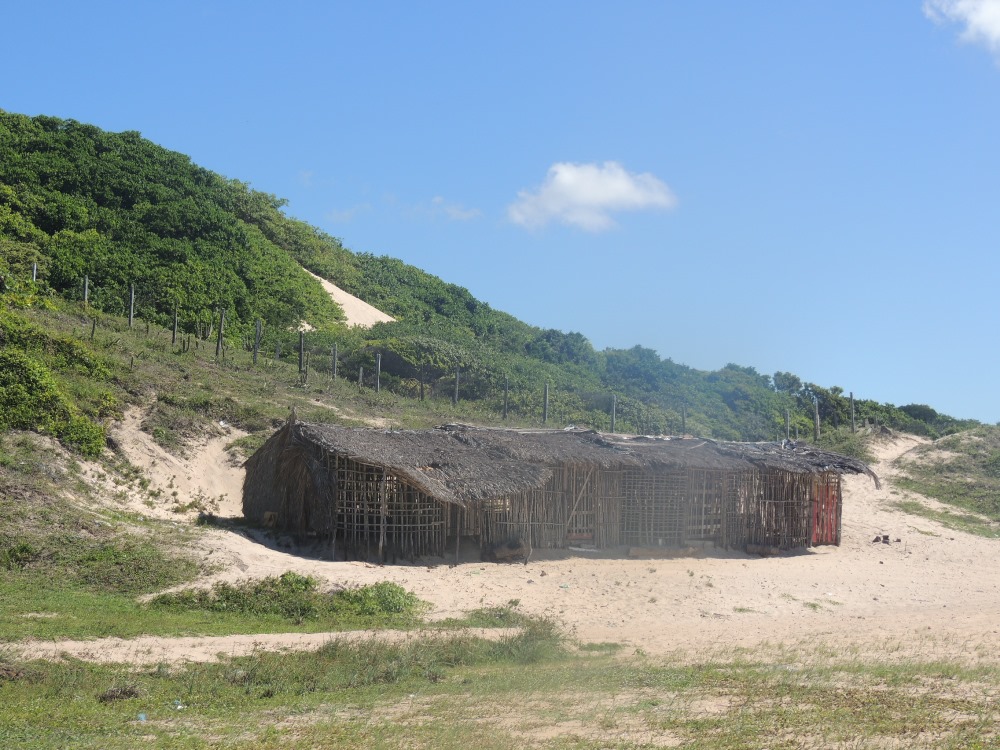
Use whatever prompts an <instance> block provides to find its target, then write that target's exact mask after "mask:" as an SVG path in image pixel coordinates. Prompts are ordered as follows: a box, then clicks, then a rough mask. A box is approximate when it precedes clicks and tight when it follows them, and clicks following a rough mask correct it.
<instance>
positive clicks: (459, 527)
mask: <svg viewBox="0 0 1000 750" xmlns="http://www.w3.org/2000/svg"><path fill="white" fill-rule="evenodd" d="M463 510H464V509H463V508H462V506H461V505H460V506H458V512H457V513H456V514H455V515H456V516H457V518H458V523H457V524H456V526H455V564H456V565H458V553H459V551H460V549H461V545H462V511H463Z"/></svg>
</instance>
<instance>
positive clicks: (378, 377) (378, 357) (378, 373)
mask: <svg viewBox="0 0 1000 750" xmlns="http://www.w3.org/2000/svg"><path fill="white" fill-rule="evenodd" d="M381 390H382V354H381V352H376V353H375V393H378V392H379V391H381Z"/></svg>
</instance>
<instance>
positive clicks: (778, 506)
mask: <svg viewBox="0 0 1000 750" xmlns="http://www.w3.org/2000/svg"><path fill="white" fill-rule="evenodd" d="M862 472H863V473H868V474H870V475H871V476H872V477H873V478H874V474H871V472H870V470H869V469H868V467H866V466H864V464H862V463H860V462H858V461H854V460H852V459H849V458H846V457H844V456H839V455H837V454H832V453H827V452H821V451H816V450H814V449H806V448H798V447H793V446H789V445H782V444H744V443H720V442H715V441H711V440H700V439H693V438H671V439H653V438H631V439H627V438H622V437H618V436H607V435H601V434H598V433H596V432H593V431H588V430H575V429H571V430H503V429H489V428H472V427H466V426H461V425H447V426H444V427H440V428H437V429H434V430H403V431H384V430H371V429H360V428H345V427H339V426H336V425H317V424H304V423H301V422H296V421H295V420H294V419H292V420H290V421H289V423H288V424H286V425H285V426H284V427H282V428H281V429H280V430H279V431H278V432H277V433H275V434H274V435H273V436H272V437H271V438H270V439H269V440H268V441H267V442H266V443H265V444H264V446H262V447H261V449H260V450H259V451H257V452H256V453H255V454H254V455H253V456H252V457H251V458H250V459H249V460H248V461H247V475H246V480H245V483H244V493H243V498H244V499H243V504H244V514H245V516H246V517H247V518H248V519H250V520H251V521H255V522H258V523H263V522H270V523H271V524H272V525H276V526H278V527H280V528H282V529H285V530H287V531H290V532H293V533H298V534H315V535H318V536H320V537H322V538H325V539H328V540H329V541H330V542H331V544H332V546H333V548H334V550H339V553H340V554H342V555H344V556H354V557H368V556H373V555H377V556H378V557H380V558H381V559H386V558H387V557H389V556H392V557H397V556H401V557H408V558H414V557H418V556H441V555H443V554H444V553H445V551H446V549H448V550H450V549H453V548H454V549H456V550H457V545H458V544H459V542H460V541H461V539H462V538H463V537H474V538H475V539H476V540H477V541H478V542H479V544H480V546H481V547H482V548H484V549H486V548H489V547H492V546H494V545H497V544H499V543H502V542H505V541H507V540H509V539H512V538H517V539H519V540H521V541H522V542H523V543H524V544H525V545H527V546H529V547H532V548H534V547H567V546H572V545H574V544H582V545H589V546H593V547H597V548H608V547H614V546H618V545H633V546H679V545H687V544H690V543H692V542H701V543H709V542H710V543H712V544H715V545H718V546H720V547H726V548H746V547H747V546H748V545H751V546H754V545H756V546H761V547H768V548H772V547H773V548H778V549H791V548H795V547H808V546H811V545H814V544H826V543H832V544H839V542H840V505H841V491H840V476H841V475H842V474H844V473H862ZM876 481H877V479H876ZM453 544H454V545H455V547H452V546H451V545H453Z"/></svg>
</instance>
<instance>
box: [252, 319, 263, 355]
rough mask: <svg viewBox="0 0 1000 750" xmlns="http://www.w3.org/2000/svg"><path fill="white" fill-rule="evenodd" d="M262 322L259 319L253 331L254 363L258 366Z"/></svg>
mask: <svg viewBox="0 0 1000 750" xmlns="http://www.w3.org/2000/svg"><path fill="white" fill-rule="evenodd" d="M260 337H261V322H260V318H257V323H256V324H255V325H254V329H253V363H254V364H257V354H258V352H260Z"/></svg>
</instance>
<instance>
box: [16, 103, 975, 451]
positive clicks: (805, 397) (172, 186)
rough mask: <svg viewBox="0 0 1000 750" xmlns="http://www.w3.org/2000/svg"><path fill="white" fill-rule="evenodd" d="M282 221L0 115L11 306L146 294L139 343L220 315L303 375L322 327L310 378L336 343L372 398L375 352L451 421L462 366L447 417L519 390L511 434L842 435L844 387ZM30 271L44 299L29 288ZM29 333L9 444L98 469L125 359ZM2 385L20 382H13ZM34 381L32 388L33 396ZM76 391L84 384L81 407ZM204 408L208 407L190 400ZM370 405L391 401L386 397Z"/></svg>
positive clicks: (275, 206)
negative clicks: (534, 310) (351, 246)
mask: <svg viewBox="0 0 1000 750" xmlns="http://www.w3.org/2000/svg"><path fill="white" fill-rule="evenodd" d="M282 206H283V201H282V200H280V199H278V198H276V197H274V196H272V195H268V194H265V193H261V192H259V191H255V190H251V189H250V188H249V186H248V185H247V184H245V183H242V182H239V181H237V180H229V179H226V178H224V177H221V176H219V175H217V174H214V173H213V172H210V171H208V170H206V169H203V168H201V167H198V166H196V165H194V164H192V163H191V161H190V159H189V158H188V157H186V156H184V155H182V154H178V153H175V152H171V151H168V150H166V149H163V148H161V147H159V146H156V145H155V144H153V143H150V142H149V141H147V140H144V139H143V138H142V137H141V136H140V135H139V134H138V133H135V132H131V131H130V132H124V133H108V132H105V131H102V130H100V129H98V128H96V127H93V126H91V125H85V124H81V123H78V122H75V121H73V120H60V119H57V118H54V117H34V118H31V117H26V116H23V115H17V114H11V113H6V112H3V111H0V277H3V278H4V280H5V286H6V292H5V291H4V289H0V298H2V302H3V303H4V304H5V305H6V306H7V307H8V308H16V309H18V310H38V309H40V308H53V307H55V308H61V309H63V310H68V309H71V308H68V307H66V305H65V303H63V302H60V301H59V299H62V300H67V301H70V302H76V303H79V302H80V301H81V300H82V298H83V293H84V283H85V278H86V281H87V292H88V300H89V304H88V306H87V307H86V308H83V307H82V306H80V307H77V308H76V312H77V314H78V315H80V316H81V317H82V318H83V319H82V320H80V321H79V327H80V332H81V333H82V331H83V330H85V329H86V327H87V326H88V325H92V324H93V323H92V322H91V320H90V319H91V318H92V317H96V318H97V319H98V324H101V323H105V324H107V321H109V320H121V316H124V315H126V313H127V311H128V305H129V299H130V295H129V290H130V288H131V286H132V285H134V286H135V289H136V297H135V304H136V315H137V316H138V318H139V320H140V321H141V325H143V326H144V325H145V324H146V323H149V324H152V325H153V326H156V327H159V328H160V330H162V328H164V327H167V326H172V324H173V316H174V313H175V312H176V313H177V315H178V325H179V332H180V337H181V341H180V342H178V343H177V344H176V345H175V346H174V347H172V348H173V349H175V350H189V348H190V347H194V348H196V349H197V348H199V347H201V348H202V349H205V350H209V351H211V350H213V349H214V343H215V342H214V340H213V339H214V335H215V334H217V332H218V325H219V311H221V310H225V311H226V326H225V336H224V340H223V346H224V348H226V351H227V352H228V355H227V356H232V355H233V354H235V352H237V351H245V350H246V349H247V348H248V347H249V346H250V345H251V342H252V336H253V328H254V325H255V322H256V321H257V320H258V319H260V320H262V321H263V324H264V329H263V331H264V333H263V342H262V346H263V351H264V352H266V354H267V357H268V358H269V359H270V358H273V359H276V360H284V361H293V360H297V358H298V334H297V332H296V328H297V326H298V325H299V323H300V321H303V320H305V321H308V322H309V323H310V324H311V325H313V326H314V327H315V328H316V330H314V331H311V332H310V333H309V335H308V336H307V341H306V351H305V352H304V355H305V356H307V357H308V358H309V359H310V362H311V366H312V369H313V370H314V371H315V370H326V369H327V368H328V366H329V365H328V363H329V358H330V353H331V350H332V347H333V346H334V345H335V344H336V345H337V347H338V353H339V357H340V367H341V372H342V373H345V374H347V376H348V377H350V378H352V379H356V374H357V373H359V372H360V370H361V369H362V368H363V369H364V371H365V373H366V374H367V377H366V378H365V385H366V386H368V387H371V386H373V385H374V359H375V355H376V354H381V355H382V358H381V362H382V376H381V382H380V386H381V393H382V394H391V397H393V398H396V399H405V400H416V399H418V398H419V397H420V396H421V395H423V396H424V397H426V398H429V399H430V400H432V401H436V402H437V404H438V406H437V407H432V408H429V409H427V408H425V407H423V406H421V407H420V408H419V409H418V411H419V410H424V411H425V412H427V411H434V410H435V408H436V409H437V410H439V411H440V410H443V409H447V408H448V403H449V401H450V399H451V398H452V394H453V392H454V378H455V372H456V368H457V369H458V370H459V372H460V377H459V398H460V400H461V404H462V406H461V407H460V408H459V409H458V410H453V411H452V413H451V416H453V417H454V416H457V415H458V414H461V415H462V416H464V417H466V418H469V419H472V420H478V421H493V420H498V419H499V415H500V413H501V412H502V411H503V404H504V394H505V384H509V396H508V399H507V408H508V412H509V414H510V415H511V420H512V421H513V422H514V423H532V424H537V423H538V422H540V421H541V415H542V408H543V406H542V391H543V388H544V385H545V384H546V383H548V384H549V385H550V403H549V417H550V423H551V424H553V425H565V424H571V423H572V424H586V425H591V426H593V427H596V428H599V429H609V428H610V427H611V414H610V412H611V399H612V394H614V396H615V397H616V399H617V404H616V406H617V409H616V417H617V422H616V427H617V429H619V430H620V431H630V432H640V433H679V432H682V431H686V432H688V433H692V434H698V435H704V436H707V437H717V438H721V439H747V440H772V439H775V438H776V437H778V436H779V435H781V434H782V433H783V431H784V415H785V412H786V410H787V411H788V412H790V414H791V421H792V427H793V431H794V432H796V433H798V434H801V435H802V436H803V437H806V436H808V435H810V434H812V416H813V403H814V400H815V401H817V402H818V403H819V409H820V417H821V421H822V424H823V431H824V433H826V432H829V431H831V430H834V429H836V428H838V427H844V426H846V425H848V424H849V421H850V413H849V400H848V398H846V397H845V395H844V390H843V389H842V388H838V387H832V388H823V387H821V386H818V385H815V384H812V383H804V382H802V381H801V380H800V379H799V378H798V377H796V376H794V375H792V374H791V373H784V372H777V373H775V374H774V375H773V376H770V375H765V374H761V373H758V372H757V371H756V370H754V369H753V368H751V367H741V366H738V365H734V364H730V365H727V366H726V367H724V368H722V369H721V370H719V371H717V372H702V371H698V370H694V369H692V368H689V367H686V366H684V365H680V364H676V363H674V362H673V361H671V360H670V359H661V358H660V356H659V355H658V354H657V353H656V352H654V351H652V350H650V349H645V348H643V347H641V346H636V347H633V348H631V349H607V350H605V351H601V352H598V351H595V350H594V348H593V347H592V346H591V344H590V342H589V341H587V339H586V338H585V337H584V336H583V335H581V334H580V333H574V332H571V333H563V332H560V331H556V330H543V329H539V328H536V327H533V326H530V325H528V324H525V323H523V322H521V321H518V320H517V319H515V318H514V317H512V316H510V315H508V314H506V313H503V312H500V311H497V310H493V309H492V308H491V307H490V306H489V305H487V304H485V303H483V302H480V301H478V300H476V299H475V298H474V297H473V296H472V295H471V294H470V293H469V291H468V290H466V289H463V288H462V287H458V286H455V285H454V284H448V283H446V282H444V281H442V280H441V279H439V278H437V277H434V276H431V275H430V274H427V273H425V272H423V271H421V270H419V269H417V268H414V267H413V266H409V265H407V264H405V263H402V262H401V261H399V260H396V259H393V258H389V257H376V256H373V255H370V254H367V253H357V254H356V253H353V252H351V251H350V250H348V249H346V248H345V247H343V245H342V244H341V243H340V241H339V240H337V239H335V238H333V237H329V236H327V235H325V234H323V233H322V232H320V231H318V230H316V229H314V228H313V227H310V226H308V225H306V224H304V223H303V222H301V221H297V220H295V219H292V218H289V217H287V216H286V215H285V214H284V213H282V210H281V209H282ZM33 264H37V267H38V273H39V276H38V281H37V282H33V281H31V278H32V266H33ZM302 267H305V268H308V269H310V270H311V271H313V272H315V273H317V274H319V275H321V276H323V277H325V278H327V279H330V280H332V281H333V282H335V283H337V284H338V285H340V286H341V287H343V288H344V289H346V290H347V291H349V292H352V293H353V294H356V295H357V296H359V297H361V298H362V299H364V300H366V301H368V302H370V303H372V304H374V305H376V306H377V307H380V308H381V309H383V310H385V311H386V312H388V313H390V314H392V315H393V316H395V317H396V318H397V322H395V323H388V324H381V325H377V326H375V327H374V328H372V329H370V330H364V331H359V330H355V329H348V328H346V327H345V326H343V325H342V324H340V323H339V322H338V321H340V320H341V319H342V313H341V311H340V309H339V308H338V307H337V306H336V305H335V304H334V303H333V302H332V301H331V300H330V299H329V297H328V296H327V295H325V294H324V293H323V291H322V289H321V288H320V286H319V284H318V283H317V282H316V281H315V279H313V278H311V277H310V276H309V275H308V274H306V273H305V272H304V271H303V270H302ZM0 309H2V305H0ZM36 319H37V320H38V324H39V326H40V329H39V330H38V331H36V333H41V334H42V336H43V338H44V336H45V335H46V331H47V329H48V325H49V321H47V320H45V319H44V318H43V317H36ZM22 324H23V319H19V317H18V316H17V315H15V314H14V313H13V311H11V312H10V313H8V314H7V315H6V316H5V317H4V318H3V319H0V348H4V347H6V348H7V349H8V351H7V353H6V354H5V359H4V360H3V361H0V402H2V403H8V402H11V401H12V400H17V399H18V398H19V395H20V394H21V393H22V392H24V391H26V390H30V389H31V388H33V387H34V385H35V384H36V382H37V383H38V384H40V387H41V392H40V393H41V395H39V397H38V399H37V401H39V402H38V403H23V404H19V406H18V408H19V412H18V414H17V422H16V424H15V423H14V422H11V424H10V425H8V426H17V425H33V426H32V429H37V430H39V431H41V432H45V433H48V434H53V435H56V436H58V437H59V438H60V439H61V440H62V441H63V442H64V443H65V444H67V445H74V446H76V447H78V448H79V449H80V450H81V451H83V452H89V453H94V452H95V451H96V450H98V445H99V443H100V440H101V435H100V434H99V431H98V430H97V429H96V428H94V427H92V426H88V425H87V424H86V421H85V418H86V419H89V420H90V421H91V422H93V421H95V420H98V421H99V420H100V419H102V418H103V417H105V416H107V414H108V412H113V411H114V410H115V409H116V408H117V402H113V401H108V402H107V403H105V404H104V405H103V406H102V405H101V404H100V394H99V393H98V392H97V391H98V390H100V389H99V388H97V387H96V385H94V384H98V383H102V384H103V383H107V382H108V379H109V378H110V379H111V380H113V381H118V382H119V383H121V382H122V381H125V380H126V379H128V375H126V374H125V373H123V372H122V370H123V367H122V364H123V363H122V359H121V358H120V357H119V359H118V362H117V363H115V364H114V365H113V366H111V367H109V368H108V369H106V370H94V371H92V372H89V373H83V372H82V370H81V368H86V367H87V365H86V364H85V360H84V359H80V358H79V357H76V358H74V352H68V353H67V352H64V351H61V350H59V343H58V342H57V341H51V342H49V344H47V345H46V346H45V347H42V348H43V349H44V352H38V351H34V350H33V351H28V350H29V349H33V348H37V347H35V344H33V343H30V342H27V341H25V340H23V339H19V338H18V337H17V336H15V335H13V334H12V333H11V332H12V331H16V330H17V329H18V327H19V326H21V325H22ZM5 338H6V339H7V340H4V339H5ZM35 338H37V336H36V337H35ZM122 343H123V344H125V345H126V346H128V343H129V342H126V341H123V342H122ZM76 345H77V346H78V347H79V345H80V342H77V344H76ZM105 346H114V344H113V343H109V342H107V341H105ZM130 348H133V349H136V348H137V347H130ZM10 350H13V351H10ZM147 353H148V352H143V351H142V350H141V349H140V350H139V351H138V352H133V353H132V354H133V357H134V358H133V359H129V360H128V368H127V370H128V372H130V373H131V371H132V370H133V368H134V367H135V366H136V361H135V358H138V357H141V356H143V355H144V354H147ZM76 354H83V355H86V356H88V357H96V358H97V359H96V363H97V364H98V365H100V364H101V362H102V359H103V357H102V356H99V355H102V354H105V353H102V352H99V351H89V350H87V349H86V348H85V347H84V348H83V349H78V351H77V352H76ZM117 354H119V355H122V354H124V352H117ZM67 355H69V356H67ZM25 357H27V360H25V359H24V358H25ZM140 364H141V363H140ZM10 370H17V371H18V372H19V373H20V372H21V371H22V370H23V371H25V373H28V374H25V375H17V376H15V375H11V374H10V373H9V372H7V373H6V374H5V371H10ZM48 376H51V377H48ZM25 377H28V378H29V379H30V382H23V378H25ZM74 379H75V381H76V382H75V383H73V382H70V383H69V384H67V382H66V381H73V380H74ZM82 380H89V381H90V382H91V383H92V386H91V389H90V392H89V393H88V392H86V391H87V389H86V388H84V387H83V386H82V383H81V382H80V381H82ZM71 385H72V386H76V387H75V390H74V388H73V387H70V386H71ZM168 395H169V394H168ZM192 395H194V396H198V397H201V398H203V399H207V400H210V401H212V403H199V402H198V401H197V399H195V400H193V401H192V400H191V397H192ZM128 400H129V399H126V401H128ZM162 404H163V406H162V411H161V413H160V414H158V415H157V419H162V424H159V425H154V426H152V427H151V428H150V429H152V430H156V429H157V428H159V433H156V432H154V434H156V435H157V437H158V439H162V440H163V442H164V444H165V445H167V446H168V447H174V448H176V447H178V446H179V445H180V443H181V442H182V441H177V440H175V438H176V435H173V436H172V435H171V434H170V433H171V431H173V432H175V433H176V432H177V431H178V430H182V429H183V427H182V426H181V425H180V424H179V421H180V420H183V417H184V411H185V410H187V409H191V408H194V409H198V410H201V411H202V412H204V413H207V412H215V413H216V414H220V415H221V416H219V419H228V418H229V417H230V416H232V413H231V412H233V411H235V412H236V414H237V418H240V419H243V420H245V421H248V422H252V421H253V416H254V415H253V414H248V413H245V412H242V413H241V411H240V410H241V409H242V410H251V411H252V410H254V409H256V408H258V407H257V406H256V405H255V404H252V403H247V402H246V401H242V400H240V399H235V400H234V402H225V401H224V400H223V401H222V402H221V403H220V400H219V399H218V397H216V396H212V395H209V394H204V393H203V394H183V395H182V394H178V399H176V400H174V401H170V400H169V399H166V400H162ZM374 405H375V406H377V407H381V406H382V403H381V402H379V401H378V399H377V398H376V399H375V402H374ZM392 405H394V404H390V406H392ZM102 409H103V413H102ZM0 413H2V412H0ZM257 416H259V417H261V419H260V420H258V421H257V427H256V428H254V429H260V428H261V426H262V425H263V421H262V420H263V419H264V417H263V416H262V415H260V414H258V415H257ZM857 416H858V419H859V420H861V421H863V422H864V421H867V422H869V423H878V424H881V425H887V426H889V427H892V428H896V429H903V430H906V431H910V432H916V433H919V434H926V435H930V436H932V437H933V436H938V435H942V434H948V433H951V432H956V431H958V430H960V429H962V428H964V427H967V426H970V425H971V424H972V423H969V422H959V421H957V420H954V419H952V418H950V417H947V416H944V415H940V414H938V413H937V412H936V411H934V410H933V409H931V408H930V407H928V406H924V405H918V404H911V405H909V406H904V407H896V406H893V405H891V404H879V403H877V402H873V401H868V400H864V399H861V400H859V401H858V402H857Z"/></svg>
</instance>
